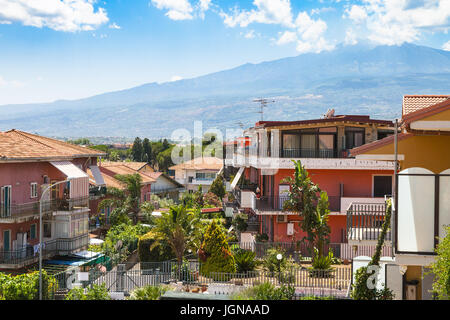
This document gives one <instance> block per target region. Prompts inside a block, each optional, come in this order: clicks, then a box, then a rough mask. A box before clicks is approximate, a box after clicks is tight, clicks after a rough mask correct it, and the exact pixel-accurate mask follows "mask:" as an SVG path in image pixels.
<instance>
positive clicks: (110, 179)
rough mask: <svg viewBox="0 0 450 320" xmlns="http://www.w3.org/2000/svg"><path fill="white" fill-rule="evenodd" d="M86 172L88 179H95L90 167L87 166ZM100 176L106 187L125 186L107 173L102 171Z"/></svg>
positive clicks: (119, 187) (121, 187) (120, 187)
mask: <svg viewBox="0 0 450 320" xmlns="http://www.w3.org/2000/svg"><path fill="white" fill-rule="evenodd" d="M87 174H88V176H89V179H90V180H95V179H94V175H93V174H92V171H91V169H89V168H88V169H87ZM102 176H103V180H104V181H105V185H106V187H107V188H111V187H114V188H118V189H123V188H124V187H125V186H124V185H123V184H122V183H121V182H120V181H119V180H117V179H115V178H113V177H111V176H109V175H107V174H104V173H102Z"/></svg>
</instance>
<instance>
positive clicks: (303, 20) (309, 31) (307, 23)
mask: <svg viewBox="0 0 450 320" xmlns="http://www.w3.org/2000/svg"><path fill="white" fill-rule="evenodd" d="M295 25H296V27H297V33H298V38H299V39H298V41H297V51H298V52H300V53H306V52H315V53H319V52H321V51H328V50H333V49H334V45H332V44H330V43H328V42H327V41H326V40H325V38H324V37H323V34H324V33H325V31H326V30H327V24H326V23H325V22H324V21H323V20H321V19H317V20H314V19H311V17H310V16H309V15H308V13H307V12H306V11H304V12H300V13H299V14H298V16H297V19H295Z"/></svg>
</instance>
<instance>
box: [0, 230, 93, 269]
mask: <svg viewBox="0 0 450 320" xmlns="http://www.w3.org/2000/svg"><path fill="white" fill-rule="evenodd" d="M88 245H89V234H83V235H80V236H78V237H75V238H67V239H63V238H61V239H54V240H49V241H46V242H44V244H43V246H42V255H43V257H44V258H48V257H52V256H56V255H60V254H68V253H72V252H74V251H76V250H78V249H82V248H84V247H87V246H88ZM37 259H39V251H38V250H37V249H35V247H33V246H31V245H28V246H26V247H24V248H22V249H19V250H9V251H5V250H0V265H20V266H25V265H28V264H31V263H34V262H36V261H37Z"/></svg>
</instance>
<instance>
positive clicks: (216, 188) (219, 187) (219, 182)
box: [209, 174, 226, 200]
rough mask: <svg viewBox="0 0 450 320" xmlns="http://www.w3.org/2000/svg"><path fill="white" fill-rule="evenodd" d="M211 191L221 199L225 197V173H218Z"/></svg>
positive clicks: (210, 188)
mask: <svg viewBox="0 0 450 320" xmlns="http://www.w3.org/2000/svg"><path fill="white" fill-rule="evenodd" d="M209 192H212V193H214V194H215V195H216V196H218V197H219V199H220V200H222V199H223V197H224V196H225V193H226V191H225V186H224V184H223V175H222V174H218V175H217V177H216V178H215V179H214V181H213V183H212V184H211V186H210V187H209Z"/></svg>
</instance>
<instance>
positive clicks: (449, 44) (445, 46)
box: [442, 40, 450, 51]
mask: <svg viewBox="0 0 450 320" xmlns="http://www.w3.org/2000/svg"><path fill="white" fill-rule="evenodd" d="M442 49H444V50H446V51H450V40H449V41H447V42H446V43H444V44H443V45H442Z"/></svg>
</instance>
